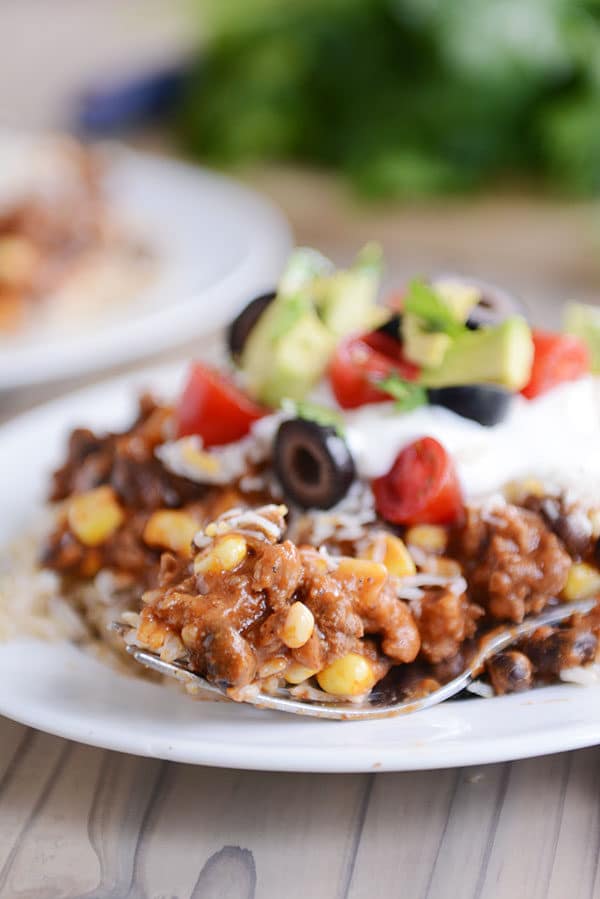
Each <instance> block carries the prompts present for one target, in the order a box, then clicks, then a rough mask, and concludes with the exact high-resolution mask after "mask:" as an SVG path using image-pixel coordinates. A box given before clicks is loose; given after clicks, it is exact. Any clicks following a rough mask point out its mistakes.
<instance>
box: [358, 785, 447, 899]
mask: <svg viewBox="0 0 600 899" xmlns="http://www.w3.org/2000/svg"><path fill="white" fill-rule="evenodd" d="M459 776H460V775H459V772H457V771H419V772H414V773H407V774H379V775H377V776H376V777H375V782H374V786H373V791H372V795H371V800H370V803H369V807H368V809H367V811H366V817H365V823H364V827H363V831H362V838H361V841H360V844H359V846H358V851H357V854H356V862H355V866H354V875H353V877H352V879H351V882H350V884H349V887H348V892H347V895H348V897H349V899H373V897H374V896H377V897H382V899H383V897H388V896H389V897H396V896H402V899H423V897H424V896H425V894H426V891H427V888H428V886H429V879H430V872H431V870H432V868H433V866H434V864H435V861H436V858H437V857H438V854H439V851H440V846H441V844H442V840H443V837H444V832H445V828H446V824H447V821H448V815H449V812H450V808H451V805H452V800H453V796H454V794H455V792H456V790H457V787H458V782H459Z"/></svg>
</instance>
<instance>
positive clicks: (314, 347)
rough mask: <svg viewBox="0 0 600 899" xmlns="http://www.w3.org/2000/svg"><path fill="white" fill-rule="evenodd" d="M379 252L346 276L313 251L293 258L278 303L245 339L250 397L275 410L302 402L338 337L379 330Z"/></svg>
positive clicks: (367, 252)
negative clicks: (286, 402) (282, 403)
mask: <svg viewBox="0 0 600 899" xmlns="http://www.w3.org/2000/svg"><path fill="white" fill-rule="evenodd" d="M380 271H381V250H380V249H379V248H378V247H376V246H374V245H369V246H367V247H365V248H364V250H363V251H362V252H361V253H360V254H359V255H358V257H357V260H356V262H355V263H354V265H353V267H352V268H351V269H349V270H348V271H334V269H333V266H332V264H331V263H330V262H329V261H328V260H327V259H325V257H324V256H321V255H320V254H319V253H316V252H315V251H314V250H309V249H305V248H304V249H299V250H296V251H295V252H294V253H293V254H292V256H291V257H290V261H289V263H288V265H287V267H286V270H285V272H284V274H283V277H282V279H281V281H280V284H279V290H278V292H277V296H276V297H275V299H274V300H273V301H272V302H271V303H270V304H269V306H268V307H267V308H266V310H265V311H264V312H263V313H262V315H261V316H260V318H259V319H258V321H257V323H256V324H255V325H254V327H253V328H252V330H251V331H250V334H249V335H248V337H247V340H246V344H245V346H244V349H243V351H242V354H241V359H240V367H241V369H242V371H243V372H244V373H245V375H246V379H247V386H248V390H249V392H250V393H251V394H252V396H254V397H255V398H256V399H258V400H260V401H261V402H263V403H267V404H269V405H273V406H276V405H278V404H279V402H280V401H281V399H283V398H284V397H289V398H291V399H294V400H302V399H304V397H305V396H306V394H307V393H309V392H310V390H311V389H312V387H313V386H314V384H315V383H316V382H317V381H318V380H319V378H320V377H321V376H322V375H323V373H324V371H325V369H326V367H327V363H328V362H329V359H330V357H331V355H332V354H333V352H334V350H335V346H336V343H337V341H338V340H339V338H340V337H343V336H345V335H346V334H350V333H352V332H354V331H362V330H368V329H370V328H372V327H374V326H376V325H378V324H379V323H380V322H381V320H382V319H383V318H384V317H385V311H384V310H383V309H379V308H378V307H377V306H376V305H375V300H376V296H377V289H378V286H379V276H380Z"/></svg>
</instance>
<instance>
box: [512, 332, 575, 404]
mask: <svg viewBox="0 0 600 899" xmlns="http://www.w3.org/2000/svg"><path fill="white" fill-rule="evenodd" d="M531 336H532V338H533V348H534V354H533V365H532V367H531V377H530V378H529V383H528V384H527V385H526V386H525V387H524V388H523V390H522V391H521V393H522V394H523V396H525V397H527V399H528V400H531V399H533V398H534V397H536V396H540V395H541V394H542V393H546V391H548V390H552V388H553V387H556V386H557V385H558V384H562V383H563V381H575V380H577V378H581V377H583V375H585V374H587V373H588V372H589V370H590V354H589V350H588V348H587V346H586V344H585V343H584V342H583V340H581V339H580V338H579V337H574V336H573V335H572V334H552V333H550V332H549V331H533V333H532V335H531Z"/></svg>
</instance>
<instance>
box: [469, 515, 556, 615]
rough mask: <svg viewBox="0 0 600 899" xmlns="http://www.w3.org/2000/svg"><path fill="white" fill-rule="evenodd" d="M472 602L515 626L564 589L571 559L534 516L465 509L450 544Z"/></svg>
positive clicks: (537, 516)
mask: <svg viewBox="0 0 600 899" xmlns="http://www.w3.org/2000/svg"><path fill="white" fill-rule="evenodd" d="M455 543H456V545H455V551H456V552H457V554H458V556H459V558H460V559H461V561H462V563H463V570H464V572H465V574H466V577H467V580H468V583H469V588H470V596H471V598H472V599H473V600H474V601H475V602H476V603H478V604H479V605H481V606H483V608H484V609H485V610H486V612H487V614H488V615H489V616H490V617H491V618H494V619H498V620H504V621H515V622H520V621H522V620H523V618H524V617H525V615H527V614H531V613H536V612H540V611H541V610H542V609H543V608H544V606H545V605H546V603H547V602H548V600H549V599H551V598H552V597H555V596H557V595H558V594H559V593H560V592H561V590H562V589H563V587H564V585H565V582H566V579H567V574H568V571H569V568H570V565H571V558H570V556H569V555H568V553H567V552H566V551H565V549H564V547H563V545H562V544H561V541H560V540H559V539H558V538H557V537H556V535H555V534H554V533H552V531H550V530H549V528H548V527H547V525H546V524H545V523H544V521H543V520H542V518H541V517H540V516H539V515H537V514H536V513H535V512H531V511H529V510H527V509H520V508H517V507H516V506H511V505H506V506H503V507H499V508H497V509H494V510H493V512H492V513H487V514H485V515H484V514H483V513H482V512H481V510H478V509H474V508H470V509H467V514H466V522H465V525H464V527H463V528H462V529H461V530H460V531H459V533H458V537H457V540H456V541H455Z"/></svg>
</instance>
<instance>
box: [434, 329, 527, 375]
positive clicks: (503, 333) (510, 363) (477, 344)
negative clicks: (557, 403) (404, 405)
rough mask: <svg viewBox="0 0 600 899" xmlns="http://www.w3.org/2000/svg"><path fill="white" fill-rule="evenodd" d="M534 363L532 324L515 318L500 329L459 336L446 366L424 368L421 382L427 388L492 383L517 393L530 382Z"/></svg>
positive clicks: (446, 359) (447, 357)
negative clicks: (530, 325)
mask: <svg viewBox="0 0 600 899" xmlns="http://www.w3.org/2000/svg"><path fill="white" fill-rule="evenodd" d="M532 362H533V342H532V340H531V331H530V329H529V325H528V324H527V322H526V321H525V319H524V318H521V317H520V316H513V317H511V318H507V319H505V320H504V321H503V322H502V323H501V324H499V325H497V326H496V327H491V328H480V329H479V330H477V331H464V332H463V333H462V334H459V335H458V336H457V337H455V338H454V340H453V341H452V343H451V345H450V347H449V348H448V351H447V352H446V355H445V356H444V359H443V361H442V364H441V365H439V366H437V367H432V368H426V369H424V370H423V372H422V374H421V379H422V382H423V384H425V385H426V386H427V387H450V386H454V385H459V384H476V383H492V384H498V385H500V386H502V387H506V389H507V390H514V391H517V390H521V389H522V388H523V387H524V386H525V385H526V384H527V383H528V381H529V377H530V374H531V365H532Z"/></svg>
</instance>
